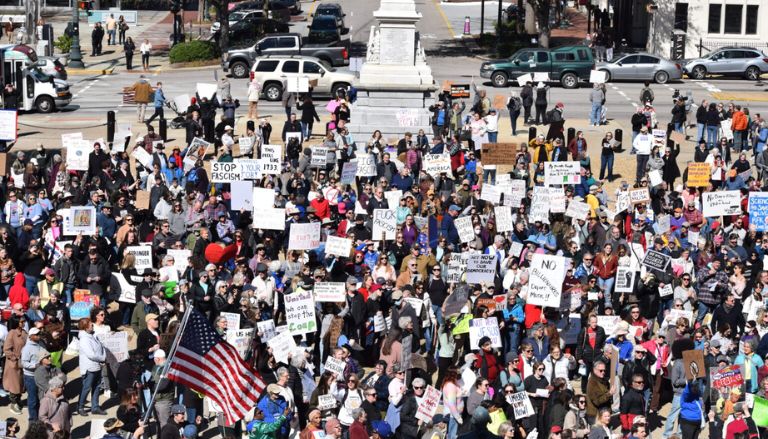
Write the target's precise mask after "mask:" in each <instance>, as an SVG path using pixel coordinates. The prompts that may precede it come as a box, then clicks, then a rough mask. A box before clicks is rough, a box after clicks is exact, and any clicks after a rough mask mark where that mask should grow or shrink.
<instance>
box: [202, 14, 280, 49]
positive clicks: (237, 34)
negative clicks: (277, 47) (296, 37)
mask: <svg viewBox="0 0 768 439" xmlns="http://www.w3.org/2000/svg"><path fill="white" fill-rule="evenodd" d="M275 32H288V24H287V23H283V22H280V21H277V20H272V19H271V18H262V17H251V18H248V19H246V20H242V21H238V22H237V23H235V24H234V25H233V26H232V27H230V28H229V47H230V50H231V49H233V48H245V47H251V46H253V45H254V44H256V42H257V41H259V40H260V39H261V38H263V37H264V35H267V34H271V33H275ZM214 36H216V37H218V36H217V35H216V34H214Z"/></svg>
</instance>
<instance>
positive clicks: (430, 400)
mask: <svg viewBox="0 0 768 439" xmlns="http://www.w3.org/2000/svg"><path fill="white" fill-rule="evenodd" d="M442 395H443V392H441V391H439V390H437V389H435V388H434V387H432V386H427V390H426V391H425V392H424V396H422V397H421V400H420V401H419V405H418V407H417V409H416V419H419V420H421V421H424V422H425V423H426V422H432V416H435V413H436V412H437V406H438V405H440V398H441V397H442Z"/></svg>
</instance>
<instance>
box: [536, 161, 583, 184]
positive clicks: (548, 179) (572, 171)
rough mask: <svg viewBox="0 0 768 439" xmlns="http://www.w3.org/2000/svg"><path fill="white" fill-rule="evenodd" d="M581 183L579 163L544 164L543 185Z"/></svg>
mask: <svg viewBox="0 0 768 439" xmlns="http://www.w3.org/2000/svg"><path fill="white" fill-rule="evenodd" d="M579 183H581V165H580V164H579V162H545V163H544V185H545V186H552V185H556V184H558V185H559V184H579Z"/></svg>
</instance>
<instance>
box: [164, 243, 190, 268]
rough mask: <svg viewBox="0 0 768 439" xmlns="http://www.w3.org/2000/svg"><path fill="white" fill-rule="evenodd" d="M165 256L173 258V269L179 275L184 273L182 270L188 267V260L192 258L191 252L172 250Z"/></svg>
mask: <svg viewBox="0 0 768 439" xmlns="http://www.w3.org/2000/svg"><path fill="white" fill-rule="evenodd" d="M166 254H167V255H168V256H172V257H173V267H174V268H175V269H176V270H177V271H178V272H179V273H184V270H186V269H187V266H189V258H190V257H191V256H192V250H187V249H173V248H172V249H168V250H167V251H166Z"/></svg>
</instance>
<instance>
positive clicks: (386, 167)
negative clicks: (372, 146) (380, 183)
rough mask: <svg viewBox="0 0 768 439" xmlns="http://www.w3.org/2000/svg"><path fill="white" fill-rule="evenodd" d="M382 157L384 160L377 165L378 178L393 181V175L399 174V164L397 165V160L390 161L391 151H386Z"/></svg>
mask: <svg viewBox="0 0 768 439" xmlns="http://www.w3.org/2000/svg"><path fill="white" fill-rule="evenodd" d="M381 159H382V161H380V162H379V163H378V164H377V165H376V178H379V179H381V178H383V179H385V180H387V181H392V177H394V176H395V175H397V166H395V162H393V161H390V159H389V153H386V152H385V153H384V154H383V155H382V156H381Z"/></svg>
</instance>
